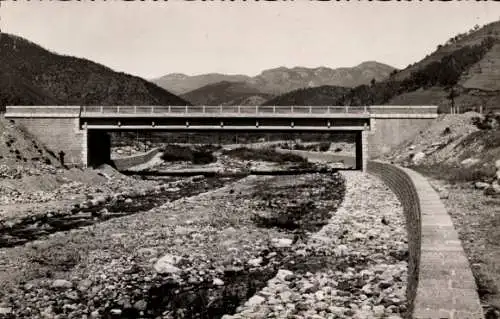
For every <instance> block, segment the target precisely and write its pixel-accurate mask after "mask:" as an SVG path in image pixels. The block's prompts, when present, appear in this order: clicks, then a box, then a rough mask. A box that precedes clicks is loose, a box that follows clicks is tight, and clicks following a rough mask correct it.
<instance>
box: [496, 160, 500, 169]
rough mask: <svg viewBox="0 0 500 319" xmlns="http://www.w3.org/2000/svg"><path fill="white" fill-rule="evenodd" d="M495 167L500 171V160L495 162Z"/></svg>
mask: <svg viewBox="0 0 500 319" xmlns="http://www.w3.org/2000/svg"><path fill="white" fill-rule="evenodd" d="M495 167H496V169H499V170H500V159H497V160H496V161H495Z"/></svg>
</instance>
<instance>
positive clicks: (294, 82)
mask: <svg viewBox="0 0 500 319" xmlns="http://www.w3.org/2000/svg"><path fill="white" fill-rule="evenodd" d="M394 70H395V69H394V68H393V67H391V66H388V65H386V64H382V63H379V62H375V61H367V62H363V63H361V64H359V65H357V66H355V67H351V68H338V69H331V68H327V67H318V68H305V67H294V68H286V67H278V68H274V69H269V70H264V71H262V72H261V73H260V74H259V75H257V76H254V77H248V76H245V75H224V74H218V73H212V74H204V75H198V76H192V77H190V76H187V75H185V74H179V73H173V74H169V75H166V76H164V77H161V78H159V79H157V80H154V82H155V83H157V84H158V85H160V86H162V87H164V88H166V89H169V90H172V91H173V92H183V94H182V97H184V98H186V99H187V100H189V101H191V102H192V103H194V104H197V103H202V104H206V102H207V101H209V100H211V101H214V103H215V102H217V103H218V104H234V103H240V102H241V101H247V102H250V103H257V102H258V101H262V100H263V99H269V98H272V97H274V96H276V95H279V94H283V93H286V92H289V91H292V90H296V89H299V88H308V87H319V86H324V85H334V86H343V87H354V86H357V85H360V84H369V83H371V82H372V81H373V80H375V81H380V80H383V79H385V78H387V77H388V76H389V74H390V73H391V72H393V71H394ZM203 83H206V84H204V85H201V84H203ZM218 83H220V84H218ZM229 83H234V84H232V85H231V84H229ZM200 85H201V86H200ZM232 86H234V87H232ZM189 88H191V90H189ZM248 90H251V91H252V93H254V94H253V98H251V99H250V100H245V99H246V98H249V97H250V96H249V95H248V94H249V91H248ZM229 92H231V93H229Z"/></svg>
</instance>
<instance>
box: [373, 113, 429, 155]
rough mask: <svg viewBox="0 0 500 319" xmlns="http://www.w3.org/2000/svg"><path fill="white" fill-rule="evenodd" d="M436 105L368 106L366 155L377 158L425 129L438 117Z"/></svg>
mask: <svg viewBox="0 0 500 319" xmlns="http://www.w3.org/2000/svg"><path fill="white" fill-rule="evenodd" d="M437 108H438V107H437V106H400V105H382V106H370V107H369V111H370V132H369V134H368V136H367V145H368V150H367V153H368V157H369V158H377V157H379V156H381V155H384V154H386V153H388V152H389V151H390V150H391V149H393V148H394V147H396V146H398V145H400V144H402V143H404V142H406V141H408V140H409V139H411V138H413V137H414V136H416V135H418V134H419V133H420V132H421V131H423V130H425V129H426V128H427V127H429V125H431V124H432V122H434V121H435V120H436V118H437V117H438V114H437Z"/></svg>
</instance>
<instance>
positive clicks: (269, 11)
mask: <svg viewBox="0 0 500 319" xmlns="http://www.w3.org/2000/svg"><path fill="white" fill-rule="evenodd" d="M498 19H500V5H499V4H497V3H495V2H491V1H451V2H440V1H437V2H436V1H434V2H431V1H422V2H420V1H414V2H406V1H402V2H378V1H375V2H366V1H361V2H354V1H350V2H347V1H341V2H336V1H331V2H324V1H307V0H295V1H276V2H266V1H255V0H254V1H252V0H248V1H245V2H244V1H242V0H236V1H234V2H228V1H222V0H219V1H218V0H214V1H181V0H169V1H157V2H153V1H113V0H110V1H103V0H101V1H99V0H97V1H95V2H94V1H93V2H90V1H81V2H78V1H69V2H67V1H49V0H45V1H2V2H1V8H0V28H1V30H2V32H7V33H12V34H16V35H19V36H22V37H24V38H27V39H29V40H31V41H33V42H35V43H37V44H39V45H41V46H42V47H44V48H46V49H49V50H51V51H53V52H56V53H59V54H66V55H73V56H77V57H82V58H87V59H90V60H92V61H95V62H98V63H102V64H104V65H106V66H108V67H110V68H112V69H114V70H116V71H120V72H126V73H130V74H134V75H137V76H141V77H144V78H147V79H151V78H156V77H159V76H162V75H165V74H168V73H184V74H188V75H195V74H203V73H211V72H217V73H226V74H246V75H250V76H254V75H257V74H258V73H260V72H261V71H262V70H264V69H269V68H275V67H280V66H285V67H295V66H304V67H320V66H324V67H331V68H336V67H351V66H355V65H357V64H359V63H361V62H363V61H378V62H382V63H386V64H389V65H392V66H394V67H397V68H404V67H406V66H407V65H408V64H411V63H414V62H417V61H419V60H420V59H422V58H423V57H425V55H427V54H429V53H431V52H432V51H434V50H435V48H436V46H437V45H438V44H442V43H444V42H446V40H448V39H449V38H450V37H452V36H455V35H456V34H458V33H462V32H465V31H468V30H469V29H471V28H472V27H473V26H474V25H475V24H478V25H480V26H482V25H484V24H486V23H489V22H493V21H496V20H498Z"/></svg>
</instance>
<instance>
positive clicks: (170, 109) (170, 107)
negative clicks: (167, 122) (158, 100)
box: [168, 105, 172, 113]
mask: <svg viewBox="0 0 500 319" xmlns="http://www.w3.org/2000/svg"><path fill="white" fill-rule="evenodd" d="M168 113H172V106H171V105H169V106H168Z"/></svg>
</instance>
